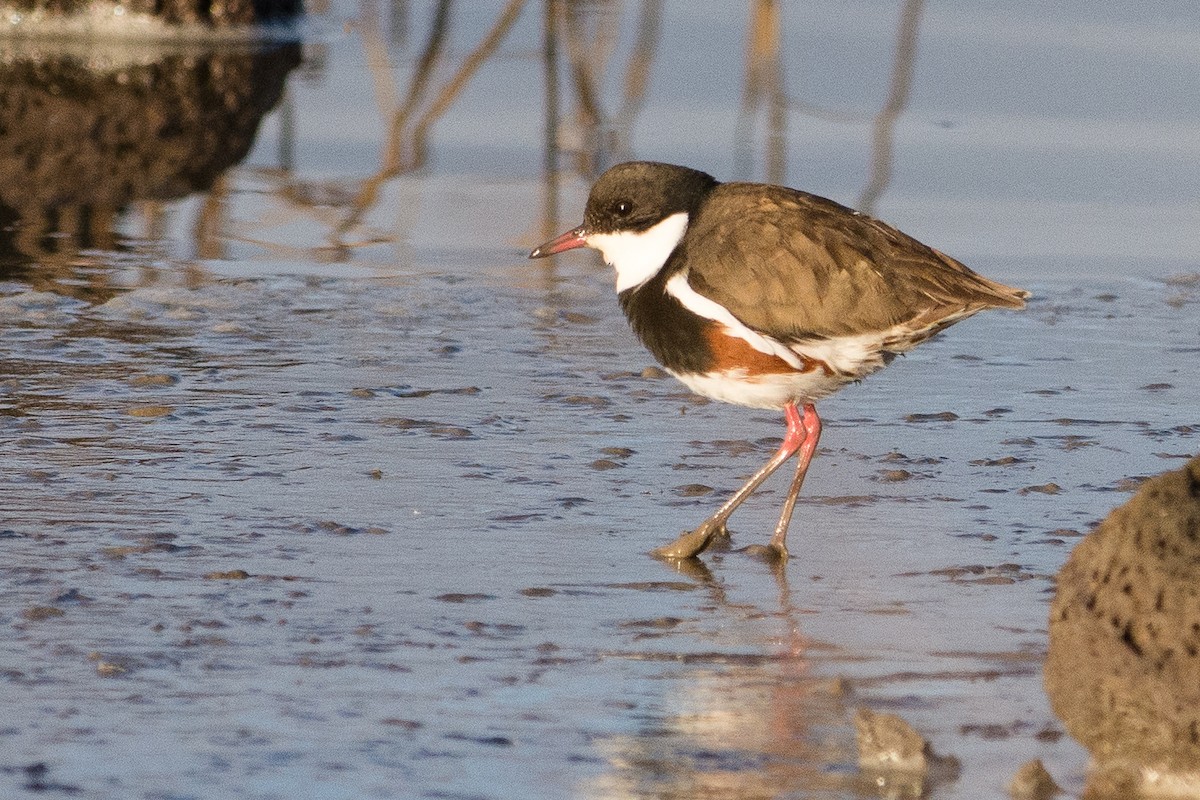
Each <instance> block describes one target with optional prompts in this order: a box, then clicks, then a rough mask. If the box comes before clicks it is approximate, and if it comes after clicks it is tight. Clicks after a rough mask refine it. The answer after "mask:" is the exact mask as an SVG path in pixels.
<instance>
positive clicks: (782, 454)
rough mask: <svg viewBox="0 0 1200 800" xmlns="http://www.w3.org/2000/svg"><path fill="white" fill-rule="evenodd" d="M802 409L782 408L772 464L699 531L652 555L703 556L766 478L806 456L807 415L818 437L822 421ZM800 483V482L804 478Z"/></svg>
mask: <svg viewBox="0 0 1200 800" xmlns="http://www.w3.org/2000/svg"><path fill="white" fill-rule="evenodd" d="M804 409H805V410H804V412H803V413H802V412H801V411H800V409H799V408H798V407H797V406H796V404H795V403H789V404H788V405H786V406H784V408H783V414H784V421H785V422H786V423H787V434H786V435H785V436H784V437H783V444H781V445H779V449H778V450H776V451H775V455H773V456H771V460H770V461H768V462H767V463H766V464H764V465H763V466H762V469H760V470H759V471H758V472H756V473H754V474H753V475H751V476H750V480H748V481H746V482H745V483H744V484H743V485H742V488H740V489H738V490H737V491H736V492H734V493H733V497H730V498H729V500H727V501H726V502H725V505H723V506H721V507H720V508H718V509H717V511H716V513H715V514H713V515H712V516H711V517H709V518H708V519H706V520H704V522H702V523H700V527H698V528H696V530H694V531H689V532H688V533H685V534H683V535H682V536H680V537H679V538H678V539H676V540H675V541H674V542H672V543H671V544H669V545H666V546H664V547H660V548H658V549H657V550H655V551H654V555H656V556H661V557H663V558H691V557H692V556H695V555H698V554H700V553H702V552H704V549H705V548H707V547H708V546H709V544H711V543H712V540H713V538H714V537H716V536H717V535H718V534H720V533H724V532H725V523H726V522H727V521H728V520H729V517H730V516H731V515H732V514H733V512H734V511H736V510H737V507H738V506H740V505H741V504H742V503H743V502H744V501H745V500H746V498H747V497H749V496H750V495H751V494H753V493H754V490H755V489H757V488H758V487H759V486H760V485H762V482H763V481H765V480H766V479H767V478H769V477H770V476H771V474H772V473H773V472H775V470H777V469H779V467H780V466H782V465H783V462H785V461H787V460H788V459H789V458H791V457H792V456H794V455H795V454H796V451H801V453H804V452H805V445H806V442H807V439H808V437H809V435H810V434H809V430H810V428H811V424H810V423H809V422H808V421H807V417H808V415H809V412H810V411H811V416H812V418H813V419H815V420H816V430H817V435H818V436H820V434H821V421H820V419H819V418H818V417H817V412H816V409H814V408H813V406H812V404H811V403H809V404H808V405H806V406H805V407H804ZM815 448H816V443H815V442H814V443H813V446H812V448H811V449H808V450H807V452H808V459H811V458H812V451H813V450H814V449H815ZM803 463H804V466H805V468H807V466H808V462H807V460H805V461H804V462H803ZM800 479H801V480H803V476H801V477H800ZM793 488H794V491H796V492H797V493H798V492H799V491H800V489H799V486H798V485H796V484H795V482H794V481H793ZM789 499H790V500H791V502H792V504H795V498H793V497H791V496H790V495H789ZM786 509H787V512H786V513H787V517H788V519H790V518H791V508H790V506H787V507H786ZM781 524H782V525H783V531H784V533H783V535H784V536H786V535H787V524H786V523H784V522H782V521H781ZM775 536H776V537H779V529H778V528H777V529H776V532H775ZM781 541H782V539H781ZM771 544H772V547H774V544H775V538H772V539H771ZM785 552H786V551H785Z"/></svg>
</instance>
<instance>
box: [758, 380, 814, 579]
mask: <svg viewBox="0 0 1200 800" xmlns="http://www.w3.org/2000/svg"><path fill="white" fill-rule="evenodd" d="M800 419H801V423H802V425H803V427H804V436H802V437H801V439H800V458H799V461H798V463H797V464H796V477H794V478H792V487H791V488H790V489H788V495H787V499H785V500H784V501H783V514H782V515H780V517H779V524H778V525H776V526H775V535H774V536H772V537H771V544H770V548H771V549H772V550H774V551H775V552H776V553H778V554H779V556H780V557H781V558H787V555H788V551H787V545H786V540H787V532H788V525H789V524H790V523H791V521H792V511H793V510H794V509H795V507H796V498H797V497H799V496H800V487H801V486H803V485H804V476H805V474H807V473H808V464H809V462H811V461H812V457H813V455H815V454H816V452H817V443H818V442H819V441H821V417H820V416H818V414H817V409H816V406H814V405H813V404H812V403H808V404H806V405H805V406H804V411H803V412H802V414H801V417H800Z"/></svg>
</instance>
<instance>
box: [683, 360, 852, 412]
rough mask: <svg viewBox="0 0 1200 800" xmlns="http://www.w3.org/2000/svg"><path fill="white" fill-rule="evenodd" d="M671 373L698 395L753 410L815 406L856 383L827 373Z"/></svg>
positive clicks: (819, 371)
mask: <svg viewBox="0 0 1200 800" xmlns="http://www.w3.org/2000/svg"><path fill="white" fill-rule="evenodd" d="M668 372H671V371H670V370H668ZM671 374H672V375H674V376H675V377H676V378H678V379H679V380H680V381H682V382H683V383H684V385H686V386H687V387H688V388H689V389H691V390H692V391H693V392H695V393H696V394H699V395H704V396H705V397H711V398H712V399H713V400H720V401H721V402H723V403H734V404H736V405H739V406H750V407H751V408H783V407H784V406H786V405H788V404H789V403H801V404H803V403H811V402H814V401H816V400H820V399H821V398H822V397H828V396H829V395H831V394H833V393H834V392H836V391H837V390H838V389H840V388H842V387H843V386H845V385H846V384H847V383H850V382H851V381H852V380H853V379H852V378H848V377H846V376H844V375H827V374H825V372H824V371H823V370H812V371H810V372H789V373H780V374H770V375H754V376H747V375H746V372H745V370H741V369H733V370H725V371H723V372H709V373H696V372H692V373H678V372H671Z"/></svg>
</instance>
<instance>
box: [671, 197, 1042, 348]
mask: <svg viewBox="0 0 1200 800" xmlns="http://www.w3.org/2000/svg"><path fill="white" fill-rule="evenodd" d="M756 198H757V199H758V200H759V202H750V201H752V200H754V199H756ZM734 207H736V208H739V209H743V210H744V209H747V208H748V209H751V210H750V211H748V212H745V213H738V214H731V213H729V209H731V208H734ZM693 237H696V238H698V237H703V239H704V241H705V248H704V249H703V252H701V251H700V250H699V249H698V248H688V250H687V252H686V255H685V257H686V263H687V268H688V272H689V277H688V282H689V283H690V284H691V286H692V288H693V289H695V290H696V291H697V292H699V293H700V294H702V295H705V296H706V297H709V298H711V299H713V300H715V301H716V302H718V303H720V304H721V305H723V306H725V307H726V308H728V309H729V311H730V312H731V313H732V314H733V315H734V316H735V317H737V318H738V319H740V320H741V321H742V322H744V323H745V324H746V325H748V326H750V327H752V328H755V329H756V330H760V331H762V332H764V333H768V334H770V335H772V336H774V337H776V338H778V339H780V340H782V341H798V340H802V339H812V338H832V337H836V336H846V335H856V334H862V333H869V332H873V331H880V332H882V331H886V330H889V329H891V328H893V327H895V326H897V325H903V326H904V327H906V328H909V329H911V330H913V331H914V332H916V331H920V330H926V329H930V328H932V329H934V330H937V329H940V328H941V327H944V326H945V325H948V324H950V323H952V322H954V321H957V320H959V319H962V318H963V317H965V316H969V315H970V314H973V313H975V312H976V311H979V310H982V309H984V308H992V307H995V308H1022V307H1023V306H1024V305H1025V301H1024V298H1025V297H1028V292H1025V291H1022V290H1020V289H1013V288H1011V287H1008V286H1005V285H1003V284H1000V283H996V282H994V281H990V280H988V279H987V278H984V277H982V276H981V275H977V274H976V273H974V272H972V271H971V270H969V269H967V268H966V267H965V266H963V265H962V264H960V263H958V262H957V261H955V260H954V259H952V258H949V257H948V256H945V255H943V254H942V253H939V252H938V251H936V250H934V249H933V248H931V247H927V246H925V245H923V244H921V243H920V242H918V241H917V240H916V239H913V238H912V237H910V236H907V235H906V234H904V233H901V232H900V231H898V230H896V229H895V228H892V227H891V226H889V225H886V224H884V223H882V222H880V221H878V220H876V219H872V218H871V217H868V216H866V215H864V214H859V213H857V212H855V211H852V210H850V209H848V208H846V207H844V206H841V205H838V204H837V203H834V202H833V201H832V200H826V199H824V198H821V197H816V196H815V195H810V194H806V193H804V192H799V191H795V190H792V189H785V188H782V187H777V186H766V185H761V184H748V183H728V184H723V185H721V186H719V187H717V188H716V189H714V190H713V191H712V193H711V194H710V195H709V198H708V199H707V200H706V201H705V206H704V208H703V209H702V211H701V213H700V214H698V215H697V219H696V220H695V222H694V223H693V226H692V228H691V229H690V230H689V231H688V237H687V240H688V241H695V240H696V238H693Z"/></svg>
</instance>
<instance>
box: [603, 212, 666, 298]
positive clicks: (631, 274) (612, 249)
mask: <svg viewBox="0 0 1200 800" xmlns="http://www.w3.org/2000/svg"><path fill="white" fill-rule="evenodd" d="M687 226H688V215H687V214H686V213H685V212H683V211H680V212H678V213H675V214H672V215H671V216H669V217H667V218H666V219H664V220H663V221H662V222H660V223H658V224H657V225H655V226H654V227H653V228H650V229H648V230H644V231H642V232H640V233H634V232H632V231H626V232H623V233H593V234H590V235H589V236H588V237H587V243H588V247H594V248H595V249H597V250H599V251H600V254H601V255H602V256H604V260H605V261H606V262H607V263H608V264H609V266H611V267H612V268H613V269H615V270H616V271H617V292H618V293H620V292H623V291H625V290H626V289H632V288H633V287H635V286H640V285H641V284H643V283H645V282H646V281H648V280H650V279H651V278H653V277H654V276H655V275H656V274H657V273H658V271H659V270H660V269H662V268H663V265H664V264H666V263H667V259H668V258H670V257H671V251H673V250H674V249H675V245H677V244H679V240H680V239H682V238H683V234H684V233H685V232H686V231H687Z"/></svg>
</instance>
